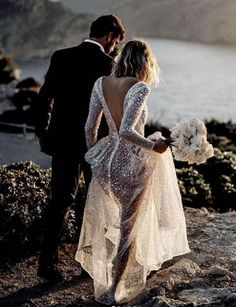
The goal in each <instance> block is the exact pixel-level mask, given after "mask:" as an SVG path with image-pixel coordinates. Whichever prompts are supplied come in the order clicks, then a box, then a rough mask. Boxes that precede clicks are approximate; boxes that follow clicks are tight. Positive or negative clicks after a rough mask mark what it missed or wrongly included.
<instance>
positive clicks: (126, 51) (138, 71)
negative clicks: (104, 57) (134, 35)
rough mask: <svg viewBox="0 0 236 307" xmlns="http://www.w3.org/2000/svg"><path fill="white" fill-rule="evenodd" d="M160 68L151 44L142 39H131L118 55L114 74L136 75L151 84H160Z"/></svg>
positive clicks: (116, 75) (123, 75)
mask: <svg viewBox="0 0 236 307" xmlns="http://www.w3.org/2000/svg"><path fill="white" fill-rule="evenodd" d="M159 72H160V68H159V66H158V64H157V61H156V58H155V56H154V54H153V51H152V49H151V48H150V46H149V45H148V44H147V43H146V42H144V41H142V40H131V41H129V42H128V43H126V44H125V46H124V47H123V49H122V51H121V53H120V54H119V55H118V57H117V62H116V64H115V65H114V67H113V70H112V75H113V76H115V77H117V78H119V77H134V78H136V79H138V80H140V81H144V82H146V83H147V84H149V85H152V84H159Z"/></svg>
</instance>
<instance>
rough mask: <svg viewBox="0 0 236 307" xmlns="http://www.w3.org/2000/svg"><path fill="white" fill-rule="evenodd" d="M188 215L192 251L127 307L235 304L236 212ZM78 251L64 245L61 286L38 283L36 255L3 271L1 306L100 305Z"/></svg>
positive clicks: (156, 277)
mask: <svg viewBox="0 0 236 307" xmlns="http://www.w3.org/2000/svg"><path fill="white" fill-rule="evenodd" d="M185 214H186V219H187V227H188V238H189V242H190V247H191V250H192V251H191V253H189V254H187V255H184V256H182V257H177V258H175V259H172V260H171V261H168V262H166V263H165V264H164V265H163V268H162V269H161V270H159V271H158V272H153V273H151V274H150V276H149V278H148V280H147V285H146V289H145V290H144V291H143V292H142V293H141V294H140V295H139V296H138V297H136V298H135V299H134V300H133V301H132V302H130V303H129V304H126V305H125V306H145V307H151V306H155V307H158V306H162V307H165V306H173V307H175V306H178V307H179V306H185V307H190V306H204V307H207V306H230V307H233V306H236V228H235V225H236V212H228V213H224V214H220V213H213V212H209V211H207V210H206V209H204V208H203V209H190V208H187V209H185ZM75 250H76V246H73V245H65V246H62V247H61V250H60V259H61V263H60V267H61V269H62V270H63V273H64V275H65V280H64V281H63V282H61V283H60V284H58V285H50V284H47V283H42V282H40V281H39V280H37V278H36V277H35V275H36V265H37V255H33V256H31V257H29V258H27V259H23V260H22V261H21V262H19V263H17V264H15V265H11V266H10V265H8V266H7V267H5V268H2V269H1V272H0V296H1V298H0V306H24V307H26V306H27V307H29V306H102V305H101V304H98V303H96V302H95V301H94V297H93V285H92V280H91V279H90V278H89V277H88V276H85V275H81V268H80V266H79V264H77V263H76V262H75V261H74V254H75Z"/></svg>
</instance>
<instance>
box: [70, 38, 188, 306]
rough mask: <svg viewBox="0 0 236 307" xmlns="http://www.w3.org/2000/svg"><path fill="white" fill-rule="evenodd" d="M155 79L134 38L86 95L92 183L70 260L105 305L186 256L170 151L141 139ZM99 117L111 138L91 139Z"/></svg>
mask: <svg viewBox="0 0 236 307" xmlns="http://www.w3.org/2000/svg"><path fill="white" fill-rule="evenodd" d="M155 81H158V67H157V65H156V62H155V58H154V55H153V53H152V50H151V49H150V47H149V46H148V45H147V44H146V43H145V42H143V41H139V40H133V41H129V42H128V43H127V44H126V45H125V46H124V48H123V50H122V52H121V54H120V56H119V58H118V61H117V63H116V64H115V66H114V69H113V73H112V75H111V76H108V77H101V78H99V79H98V80H97V81H96V83H95V85H94V88H93V91H92V96H91V102H90V109H89V115H88V119H87V122H86V126H85V132H86V141H87V146H88V148H89V150H88V152H87V153H86V155H85V158H86V161H87V162H88V163H89V164H90V165H91V169H92V180H91V183H90V186H89V191H88V195H87V200H86V206H85V211H84V218H83V225H82V230H81V235H80V240H79V245H78V250H77V252H76V257H75V258H76V260H77V261H79V262H80V263H81V265H82V267H83V268H84V269H85V270H86V271H87V272H88V273H89V274H90V275H91V277H92V278H93V281H94V290H95V299H96V300H97V301H99V302H101V303H103V304H108V305H109V304H114V303H124V302H128V301H130V300H131V299H133V298H134V297H135V296H136V295H137V294H139V293H140V292H141V291H142V289H143V288H144V287H145V283H146V278H147V275H148V274H149V273H150V272H151V271H152V270H158V269H159V268H160V267H161V265H162V263H163V262H164V261H166V260H168V259H171V258H172V257H174V256H177V255H181V254H185V253H188V252H189V247H188V242H187V237H186V225H185V217H184V213H183V209H182V202H181V197H180V192H179V189H178V185H177V178H176V173H175V167H174V163H173V159H172V154H171V151H170V149H169V148H168V147H167V145H166V144H165V142H164V141H163V139H162V137H161V134H160V133H158V132H156V133H155V134H153V135H152V136H150V137H148V138H146V137H144V125H145V123H146V119H147V106H146V100H147V97H148V95H149V94H150V87H149V85H152V84H153V83H154V82H155ZM103 113H104V115H105V118H106V121H107V124H108V126H109V135H108V136H106V137H104V138H102V139H100V140H99V141H97V132H98V128H99V124H100V121H101V116H102V114H103Z"/></svg>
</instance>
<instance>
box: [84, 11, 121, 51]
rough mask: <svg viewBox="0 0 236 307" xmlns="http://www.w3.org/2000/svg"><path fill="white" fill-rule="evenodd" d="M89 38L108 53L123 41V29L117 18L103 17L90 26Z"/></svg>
mask: <svg viewBox="0 0 236 307" xmlns="http://www.w3.org/2000/svg"><path fill="white" fill-rule="evenodd" d="M89 37H90V38H91V39H94V40H96V41H98V42H99V43H100V44H101V45H102V46H103V47H104V49H105V51H106V52H107V53H109V52H111V51H112V50H113V49H114V47H115V46H116V44H117V43H119V42H120V41H123V40H124V37H125V27H124V25H123V24H122V21H121V20H120V18H119V17H117V16H115V15H103V16H101V17H99V18H97V19H96V20H95V21H94V22H93V23H92V24H91V27H90V34H89Z"/></svg>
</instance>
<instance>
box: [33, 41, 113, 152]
mask: <svg viewBox="0 0 236 307" xmlns="http://www.w3.org/2000/svg"><path fill="white" fill-rule="evenodd" d="M112 65H113V58H112V57H110V56H109V55H108V54H106V53H104V52H103V51H102V50H101V48H100V47H99V46H98V45H95V44H93V43H90V42H83V43H81V44H80V45H78V46H76V47H72V48H67V49H62V50H58V51H56V52H55V53H54V54H53V55H52V58H51V63H50V66H49V69H48V71H47V74H46V77H45V82H44V84H43V86H42V88H41V90H40V93H39V96H38V103H37V114H36V127H35V128H36V129H35V131H36V136H37V137H42V138H43V139H44V143H45V145H44V147H43V148H42V151H44V152H45V153H48V154H50V155H60V154H66V153H68V154H69V155H76V156H78V157H82V156H84V153H85V152H86V150H87V148H86V142H85V133H84V127H85V123H86V120H87V116H88V111H89V101H90V96H91V92H92V88H93V85H94V83H95V81H96V80H97V79H98V78H99V77H100V76H104V75H109V74H110V73H111V69H112Z"/></svg>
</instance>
